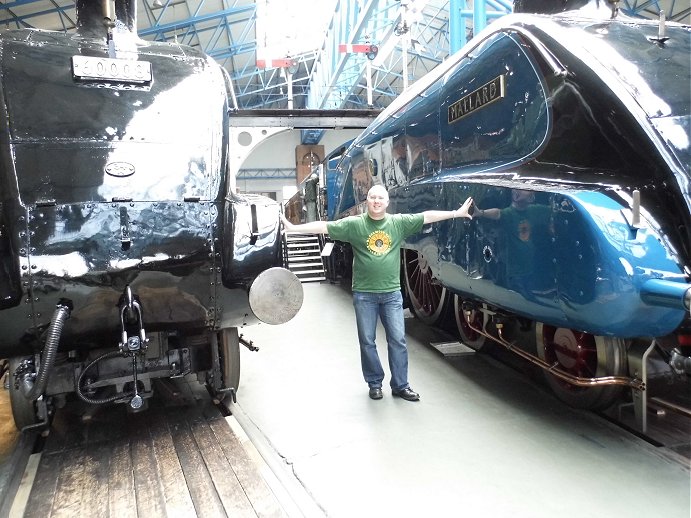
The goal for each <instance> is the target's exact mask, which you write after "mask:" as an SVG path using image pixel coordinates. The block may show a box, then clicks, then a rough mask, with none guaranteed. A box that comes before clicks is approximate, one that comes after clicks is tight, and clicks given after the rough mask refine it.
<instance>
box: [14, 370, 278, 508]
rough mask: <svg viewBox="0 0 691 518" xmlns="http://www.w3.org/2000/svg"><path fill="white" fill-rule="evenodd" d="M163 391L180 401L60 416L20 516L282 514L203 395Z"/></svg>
mask: <svg viewBox="0 0 691 518" xmlns="http://www.w3.org/2000/svg"><path fill="white" fill-rule="evenodd" d="M176 381H177V380H176ZM170 392H171V394H173V395H176V394H177V395H178V396H179V397H178V396H176V397H175V398H174V399H172V400H171V399H165V398H163V399H160V400H159V399H157V398H153V399H152V400H150V401H149V403H150V405H149V408H148V409H147V410H146V411H144V412H140V413H136V414H132V413H129V412H127V408H126V407H125V406H124V405H117V406H113V405H110V406H109V405H104V406H103V407H101V408H92V409H89V410H88V411H87V412H86V414H85V412H84V411H85V408H86V407H85V405H84V404H83V403H81V402H78V405H77V406H76V407H70V408H68V409H60V410H59V411H58V412H57V414H56V417H55V420H54V427H53V428H52V429H51V433H50V435H49V436H48V439H47V440H46V443H45V447H44V450H43V452H42V454H41V460H40V462H39V467H38V469H37V472H36V477H35V483H34V485H33V487H32V488H31V491H30V494H29V497H28V501H27V507H26V511H25V514H24V517H25V518H48V517H53V518H54V517H68V518H72V517H74V516H88V517H89V518H92V517H93V518H130V517H131V518H139V517H141V518H159V517H161V518H163V517H166V518H167V517H179V518H195V517H201V518H206V517H209V518H222V517H224V516H232V517H233V518H235V517H238V518H256V517H257V516H259V517H262V518H268V517H271V518H273V517H284V516H285V513H284V512H283V511H282V508H281V507H280V504H279V503H278V501H277V500H276V497H275V496H274V495H273V493H272V491H271V489H270V488H269V486H268V484H266V482H265V481H264V479H263V477H262V474H261V471H260V469H259V468H258V467H256V466H253V460H251V458H250V457H249V456H248V455H247V452H246V451H245V449H244V446H243V445H242V444H241V443H240V441H239V439H238V437H236V435H235V434H234V433H232V431H231V429H230V427H229V426H228V423H227V421H226V420H225V418H224V417H223V414H222V413H221V411H220V410H219V408H217V407H216V406H214V405H213V404H212V402H211V399H210V398H209V397H208V394H207V393H206V391H205V389H204V388H203V387H201V389H200V385H199V384H198V383H183V384H182V388H181V389H180V390H179V391H178V390H177V389H176V390H171V391H170ZM68 406H69V405H68ZM84 416H86V418H85V417H84ZM219 441H223V443H219Z"/></svg>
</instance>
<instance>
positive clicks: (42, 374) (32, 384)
mask: <svg viewBox="0 0 691 518" xmlns="http://www.w3.org/2000/svg"><path fill="white" fill-rule="evenodd" d="M71 311H72V303H71V302H69V301H66V300H61V301H60V302H58V304H57V306H56V308H55V312H54V313H53V318H52V319H51V320H50V326H49V327H48V336H47V338H46V345H45V346H44V347H43V352H42V353H41V365H40V367H39V369H38V374H37V375H36V379H34V380H31V379H30V376H24V379H23V380H22V386H21V388H22V394H23V395H24V397H26V398H27V399H30V400H32V401H35V400H37V399H38V398H39V396H40V395H41V394H43V392H44V391H45V389H46V384H47V383H48V376H49V375H50V371H51V370H53V365H54V364H55V357H56V356H57V352H58V344H59V343H60V335H61V334H62V327H63V326H64V325H65V321H66V320H67V319H68V318H70V312H71Z"/></svg>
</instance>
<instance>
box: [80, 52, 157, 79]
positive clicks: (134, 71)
mask: <svg viewBox="0 0 691 518" xmlns="http://www.w3.org/2000/svg"><path fill="white" fill-rule="evenodd" d="M72 74H73V75H74V77H75V79H81V80H89V81H107V82H112V81H117V82H124V83H137V84H141V83H150V82H151V79H152V74H151V63H149V62H148V61H132V60H129V59H113V58H95V57H89V56H72Z"/></svg>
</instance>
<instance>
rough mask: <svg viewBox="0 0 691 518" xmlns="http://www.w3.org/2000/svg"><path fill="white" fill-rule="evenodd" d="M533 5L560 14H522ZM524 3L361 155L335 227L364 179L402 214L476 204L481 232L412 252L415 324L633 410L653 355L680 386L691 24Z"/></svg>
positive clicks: (409, 287) (441, 73)
mask: <svg viewBox="0 0 691 518" xmlns="http://www.w3.org/2000/svg"><path fill="white" fill-rule="evenodd" d="M541 5H548V6H551V8H553V9H554V10H556V11H559V12H549V13H547V12H541V13H536V12H522V11H526V10H528V11H535V10H537V9H535V8H536V7H539V6H541ZM515 7H516V9H515V10H516V12H515V13H514V14H511V15H507V16H505V17H502V18H501V19H499V20H497V21H496V22H495V23H494V24H492V25H491V26H489V27H487V28H486V29H485V30H484V31H483V32H482V33H480V34H478V35H476V37H474V38H473V39H472V40H471V41H470V42H469V43H468V44H467V45H466V46H465V47H464V48H463V49H462V50H461V51H460V52H459V53H457V54H456V55H454V56H452V57H450V58H449V59H448V60H447V61H445V62H444V63H443V64H441V65H439V66H438V67H437V69H435V70H434V71H432V72H431V73H429V74H428V75H427V76H425V77H424V78H422V79H421V80H420V81H418V82H417V83H416V84H414V85H413V86H412V87H411V88H410V89H409V90H407V91H405V92H404V93H403V94H402V95H401V96H400V97H399V98H397V99H396V100H395V101H394V102H393V103H392V104H391V105H390V106H389V107H388V108H387V109H386V110H384V111H383V112H382V113H381V115H380V116H379V117H378V118H377V119H376V120H375V121H374V122H373V123H372V124H371V125H370V126H369V127H368V128H367V129H366V130H365V131H364V132H363V133H362V134H361V135H360V136H359V137H358V138H357V139H356V140H355V141H354V142H353V143H352V145H351V146H350V147H349V148H348V150H347V151H346V153H345V154H344V156H343V159H342V160H341V162H340V164H339V166H338V171H339V174H338V176H337V182H336V185H335V188H336V190H337V193H338V195H337V201H336V206H335V207H333V209H334V211H335V212H334V217H335V218H338V217H343V216H346V215H350V214H356V213H360V212H363V211H364V210H365V198H366V193H367V191H368V189H369V188H370V187H371V186H372V185H374V184H383V185H385V186H386V188H387V189H388V191H389V195H390V199H391V203H390V209H391V210H392V211H393V212H420V211H423V210H427V209H433V208H443V209H455V208H457V207H459V206H460V205H461V204H462V202H463V201H464V200H465V199H466V198H467V197H469V196H470V197H472V198H473V200H474V211H475V212H474V216H473V219H472V220H449V221H446V222H442V223H437V224H435V225H431V226H429V227H425V228H424V229H423V231H422V232H421V233H419V234H418V235H416V236H414V237H412V238H410V239H409V240H408V241H407V242H406V243H405V245H404V250H403V256H402V272H403V273H402V275H403V276H404V285H405V291H406V294H407V297H408V300H409V301H410V305H411V309H412V310H413V311H414V313H415V314H416V315H417V316H418V317H419V318H421V319H422V320H424V321H425V322H427V323H430V324H436V323H439V322H440V320H441V319H442V318H444V316H445V315H448V314H453V315H454V320H455V322H456V325H457V329H458V332H459V333H460V336H461V338H462V340H463V341H464V342H465V343H466V344H468V345H470V346H472V347H474V348H476V349H479V348H480V347H482V346H483V345H484V344H486V343H489V342H490V341H491V342H493V343H500V344H502V345H504V346H506V347H507V348H509V349H511V350H513V351H515V352H517V353H518V354H520V355H521V356H523V357H525V358H526V359H528V360H530V361H531V362H532V363H534V364H535V365H538V366H539V367H541V368H542V369H543V372H544V373H545V375H546V379H547V382H548V383H549V384H550V386H551V388H552V389H553V390H554V392H555V393H556V394H557V395H558V397H560V398H561V399H563V400H564V401H566V402H568V403H570V404H572V405H574V406H578V407H583V408H590V409H595V408H603V407H607V406H609V405H611V404H612V403H613V402H615V401H617V400H618V398H620V397H621V395H622V390H624V389H625V388H626V387H629V388H632V389H633V391H632V394H633V395H634V398H635V399H637V400H639V401H641V395H642V396H643V399H642V401H643V402H644V401H645V397H646V395H647V393H646V388H649V387H650V382H651V380H652V377H653V376H652V371H653V369H652V368H649V365H650V362H652V361H653V360H655V363H656V365H657V364H662V371H660V370H659V369H657V372H658V373H659V374H660V376H664V377H666V378H668V377H669V378H674V379H675V380H681V381H682V382H684V383H685V382H686V381H684V380H688V376H689V375H690V374H691V348H690V347H689V346H690V345H691V326H690V323H691V321H690V319H689V308H690V307H691V284H689V275H690V274H691V192H690V189H691V169H690V165H689V162H690V158H691V153H690V149H691V147H690V141H691V130H690V126H691V116H690V99H689V97H690V89H689V78H690V65H691V62H690V61H689V55H691V27H689V26H685V25H681V24H674V23H667V24H665V23H664V20H662V21H660V22H658V21H650V20H641V19H631V18H626V17H623V16H617V15H616V14H617V13H616V5H615V4H612V3H609V2H608V3H605V2H596V3H590V4H588V3H587V2H586V1H584V0H576V1H566V2H539V1H535V2H517V3H516V6H515ZM571 8H573V9H571ZM526 330H527V331H528V333H529V335H530V336H532V337H533V338H534V340H533V341H532V343H531V345H528V346H526V345H525V343H524V342H521V343H520V344H517V343H516V337H518V336H519V335H520V334H521V333H524V332H525V331H526ZM637 408H638V409H640V408H644V405H638V406H637Z"/></svg>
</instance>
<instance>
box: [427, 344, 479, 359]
mask: <svg viewBox="0 0 691 518" xmlns="http://www.w3.org/2000/svg"><path fill="white" fill-rule="evenodd" d="M430 345H431V346H432V347H434V348H435V349H436V350H437V351H439V352H440V353H442V354H443V355H444V356H466V355H468V354H473V353H475V352H477V351H475V349H471V348H470V347H468V346H467V345H465V344H462V343H461V342H430Z"/></svg>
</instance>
